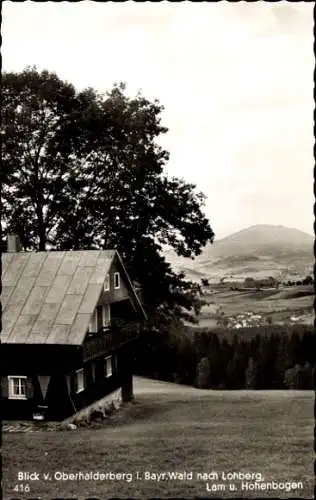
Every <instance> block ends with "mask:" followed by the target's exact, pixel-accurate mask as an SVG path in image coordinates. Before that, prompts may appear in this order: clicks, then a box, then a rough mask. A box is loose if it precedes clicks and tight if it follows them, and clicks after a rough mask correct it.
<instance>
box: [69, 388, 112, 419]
mask: <svg viewBox="0 0 316 500" xmlns="http://www.w3.org/2000/svg"><path fill="white" fill-rule="evenodd" d="M121 405H122V390H121V389H117V390H116V391H113V392H111V394H108V395H107V396H105V397H104V398H102V399H99V400H98V401H95V402H94V403H93V404H91V405H89V406H86V407H85V408H83V409H82V410H79V411H78V412H77V413H74V415H71V417H68V418H66V419H65V420H63V422H62V424H64V425H67V424H70V423H74V424H76V422H78V421H80V420H85V419H87V420H89V417H90V415H91V414H92V413H93V412H100V415H103V416H106V415H108V414H109V413H111V412H112V411H114V410H118V409H119V408H120V406H121Z"/></svg>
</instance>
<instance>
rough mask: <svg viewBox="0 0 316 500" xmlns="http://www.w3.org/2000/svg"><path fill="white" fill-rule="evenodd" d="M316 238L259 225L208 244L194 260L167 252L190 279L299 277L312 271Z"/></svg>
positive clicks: (169, 257)
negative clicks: (315, 240) (315, 239)
mask: <svg viewBox="0 0 316 500" xmlns="http://www.w3.org/2000/svg"><path fill="white" fill-rule="evenodd" d="M313 243H314V238H313V236H312V235H310V234H307V233H304V232H303V231H300V230H298V229H295V228H288V227H284V226H272V225H264V224H262V225H256V226H251V227H249V228H246V229H243V230H241V231H238V232H236V233H233V234H232V235H230V236H227V237H226V238H223V239H220V240H217V241H215V242H214V244H213V245H208V246H207V247H206V248H205V249H204V252H203V253H202V255H200V256H199V257H197V258H196V259H195V260H194V261H193V260H190V259H183V258H179V257H178V256H176V255H175V254H174V253H173V252H172V251H168V252H167V258H168V260H170V262H171V263H172V264H173V266H174V268H175V269H177V270H183V271H185V272H186V273H187V275H188V277H189V278H191V279H200V278H202V277H207V278H210V279H212V278H218V277H219V276H220V277H223V276H227V277H230V276H232V277H247V276H249V275H251V276H257V277H261V276H275V277H280V278H285V277H291V276H300V275H304V274H307V273H311V272H312V266H313V261H314V255H313Z"/></svg>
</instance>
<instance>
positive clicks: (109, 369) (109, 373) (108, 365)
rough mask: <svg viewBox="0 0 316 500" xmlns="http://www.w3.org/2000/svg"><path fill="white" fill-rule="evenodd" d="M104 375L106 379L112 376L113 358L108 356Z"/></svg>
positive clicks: (105, 361)
mask: <svg viewBox="0 0 316 500" xmlns="http://www.w3.org/2000/svg"><path fill="white" fill-rule="evenodd" d="M104 375H105V376H106V377H111V376H112V356H107V357H106V358H105V360H104Z"/></svg>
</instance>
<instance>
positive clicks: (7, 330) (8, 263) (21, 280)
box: [1, 250, 146, 345]
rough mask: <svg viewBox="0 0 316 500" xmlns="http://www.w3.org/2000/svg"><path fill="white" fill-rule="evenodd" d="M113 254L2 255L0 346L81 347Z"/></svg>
mask: <svg viewBox="0 0 316 500" xmlns="http://www.w3.org/2000/svg"><path fill="white" fill-rule="evenodd" d="M115 257H117V258H118V259H119V261H120V263H121V264H122V268H123V272H124V273H125V274H126V280H127V281H128V283H129V284H130V286H131V293H132V294H133V299H134V301H135V303H136V304H137V306H138V307H139V308H140V310H141V312H142V314H143V316H144V317H146V314H145V312H144V310H143V308H142V305H141V304H140V302H139V299H138V297H137V295H136V293H135V290H134V288H133V286H132V284H131V282H130V279H129V277H128V275H127V273H126V270H125V268H124V265H123V263H122V260H121V258H120V256H119V255H118V253H117V252H116V251H115V250H78V251H63V252H62V251H60V252H59V251H51V252H17V253H4V254H2V269H3V274H2V294H1V302H2V310H3V316H2V332H1V342H3V343H23V344H68V345H81V344H82V342H83V341H84V338H85V336H86V332H87V329H88V325H89V322H90V319H91V316H92V314H93V311H94V309H95V307H96V304H97V302H98V300H99V297H100V294H101V292H102V289H103V284H104V281H105V277H106V275H107V273H108V272H109V269H110V266H111V264H112V262H113V260H114V258H115Z"/></svg>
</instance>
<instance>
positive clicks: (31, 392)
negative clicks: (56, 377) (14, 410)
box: [26, 377, 34, 399]
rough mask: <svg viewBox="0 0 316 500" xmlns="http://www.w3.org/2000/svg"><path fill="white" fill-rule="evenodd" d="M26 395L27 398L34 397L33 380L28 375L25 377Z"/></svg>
mask: <svg viewBox="0 0 316 500" xmlns="http://www.w3.org/2000/svg"><path fill="white" fill-rule="evenodd" d="M26 397H27V399H32V398H33V397H34V389H33V381H32V379H31V378H29V377H28V378H27V379H26Z"/></svg>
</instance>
